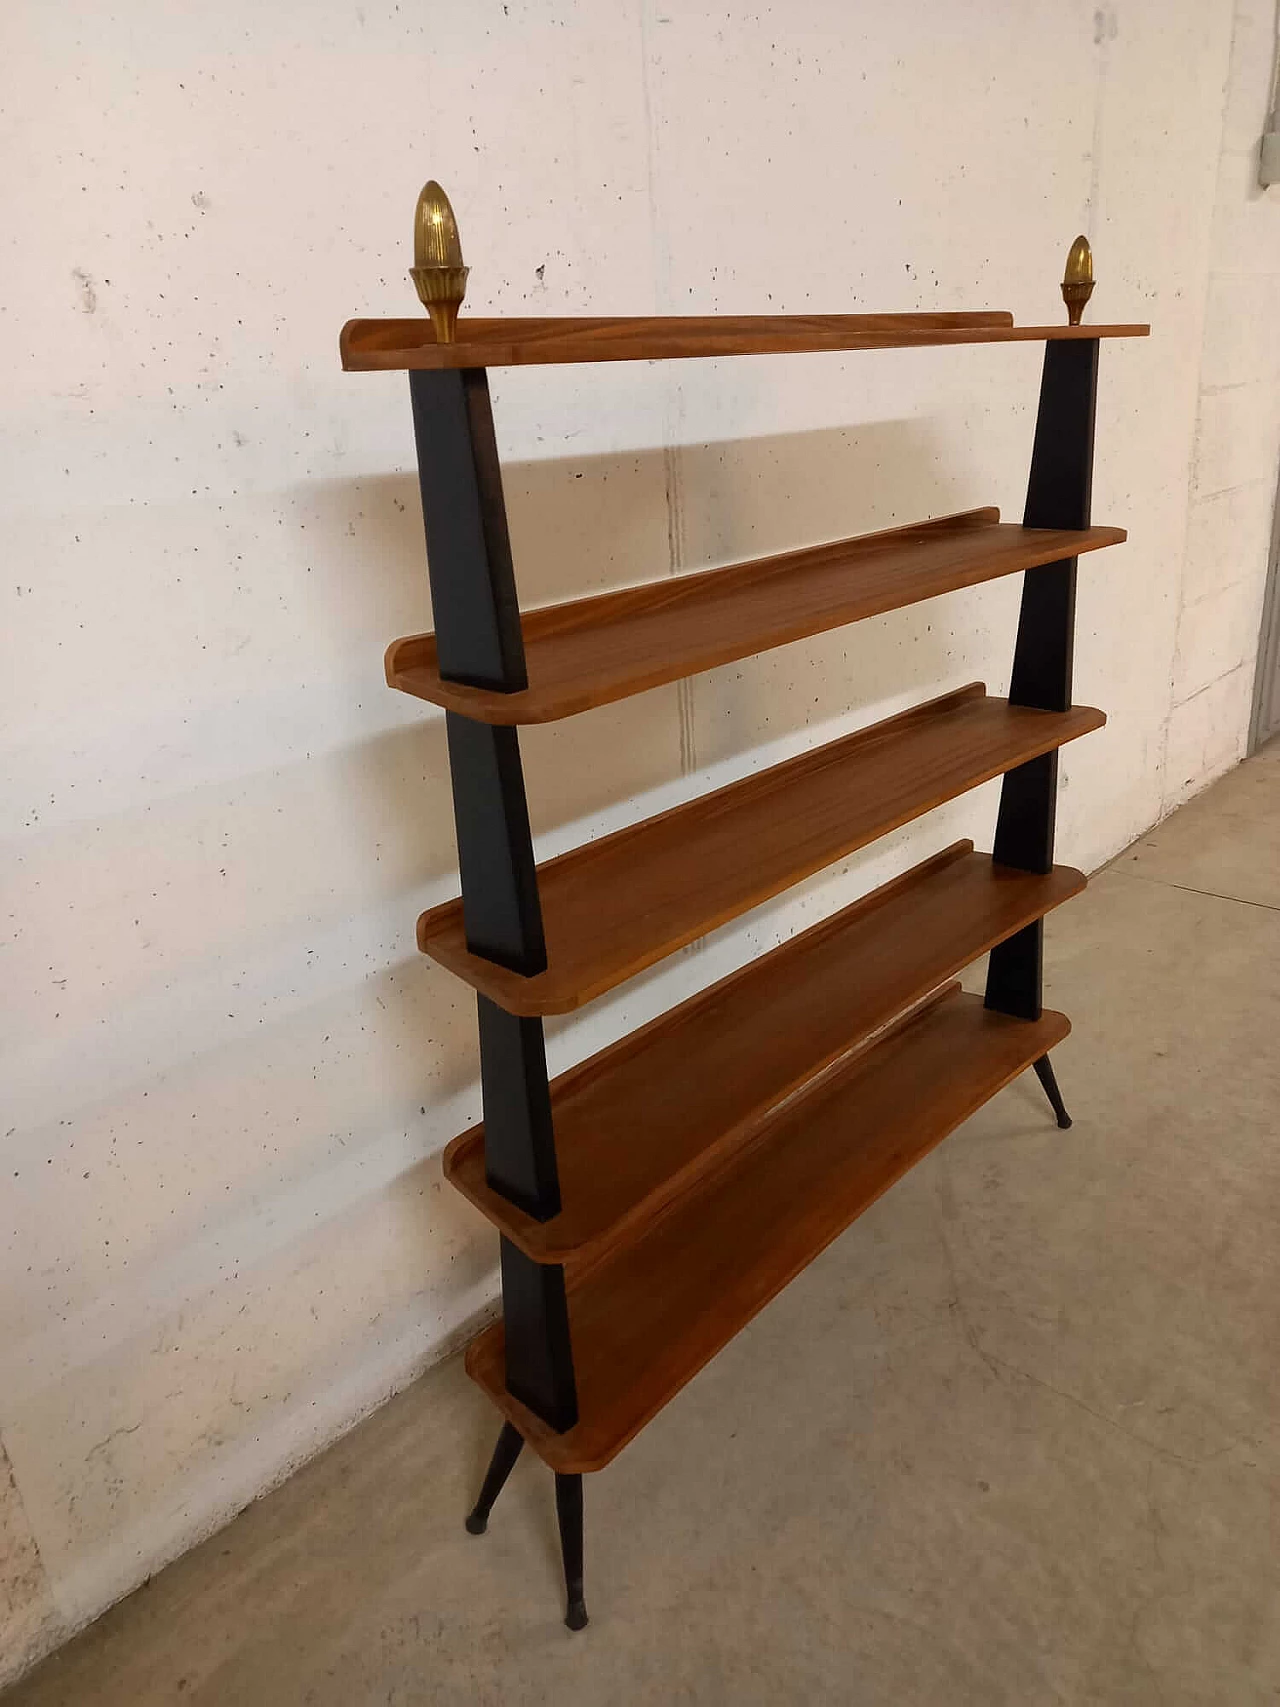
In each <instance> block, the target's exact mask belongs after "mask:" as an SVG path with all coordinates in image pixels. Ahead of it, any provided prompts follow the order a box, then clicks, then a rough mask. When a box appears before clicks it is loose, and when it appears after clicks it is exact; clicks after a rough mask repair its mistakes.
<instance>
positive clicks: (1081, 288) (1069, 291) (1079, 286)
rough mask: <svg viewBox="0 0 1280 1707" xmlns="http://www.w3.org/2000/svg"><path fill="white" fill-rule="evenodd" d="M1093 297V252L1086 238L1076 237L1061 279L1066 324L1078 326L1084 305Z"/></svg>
mask: <svg viewBox="0 0 1280 1707" xmlns="http://www.w3.org/2000/svg"><path fill="white" fill-rule="evenodd" d="M1092 295H1093V250H1092V249H1091V248H1090V247H1089V239H1088V238H1087V237H1077V238H1076V240H1075V242H1074V243H1073V244H1072V245H1071V249H1070V251H1069V253H1068V255H1067V270H1066V273H1065V274H1064V275H1063V279H1062V300H1063V301H1064V302H1065V303H1066V305H1067V324H1068V325H1069V326H1078V325H1079V324H1080V316H1081V315H1082V314H1083V313H1084V305H1085V303H1086V302H1088V300H1089V298H1090V297H1091V296H1092Z"/></svg>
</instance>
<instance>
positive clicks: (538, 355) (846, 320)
mask: <svg viewBox="0 0 1280 1707" xmlns="http://www.w3.org/2000/svg"><path fill="white" fill-rule="evenodd" d="M1150 330H1151V328H1150V327H1149V326H1147V325H1140V324H1132V325H1117V326H1015V325H1014V324H1013V316H1012V315H1010V314H1004V313H996V312H992V313H980V314H747V315H731V314H730V315H726V314H712V315H670V316H623V317H617V318H608V319H601V318H598V317H590V318H584V317H576V318H569V319H542V320H536V319H521V318H512V319H483V318H478V319H463V320H459V322H458V330H457V338H456V341H455V342H454V343H452V344H437V343H436V341H435V333H434V332H433V331H432V328H431V322H430V321H429V320H427V319H425V318H424V319H419V320H348V321H347V323H346V325H345V326H344V327H343V328H342V332H341V334H340V336H339V340H338V347H339V350H340V352H341V356H342V365H343V367H344V368H346V369H347V370H348V372H362V371H369V370H373V369H388V368H476V367H527V366H534V365H546V364H551V363H561V362H625V361H662V360H666V359H669V358H679V357H686V356H747V355H789V354H790V355H795V354H801V353H803V352H805V351H821V350H887V349H909V348H912V347H916V346H920V345H932V344H999V343H1010V342H1026V341H1031V342H1035V343H1044V342H1051V341H1056V340H1057V339H1063V338H1066V339H1074V338H1145V337H1146V336H1147V334H1148V332H1149V331H1150Z"/></svg>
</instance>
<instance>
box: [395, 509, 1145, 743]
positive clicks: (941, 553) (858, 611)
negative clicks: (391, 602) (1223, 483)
mask: <svg viewBox="0 0 1280 1707" xmlns="http://www.w3.org/2000/svg"><path fill="white" fill-rule="evenodd" d="M1125 537H1126V536H1125V531H1124V529H1123V528H1103V527H1096V528H1086V529H1084V530H1083V531H1080V532H1070V531H1068V530H1065V529H1057V528H1025V527H1019V526H1017V525H1016V524H1014V523H1010V522H1003V523H1002V522H1001V521H1000V512H999V510H996V509H985V510H969V511H967V512H965V513H964V514H961V515H957V516H945V517H941V518H940V519H938V520H936V521H931V522H920V523H917V524H915V525H913V526H909V527H901V528H893V529H891V530H889V531H887V532H884V533H873V534H864V535H861V536H860V537H858V538H855V539H843V540H837V541H836V542H835V543H834V544H830V545H815V546H809V547H808V548H806V549H805V550H803V551H787V552H783V553H782V554H781V555H779V556H776V557H763V558H758V559H756V560H755V561H754V562H750V563H739V564H737V565H735V566H734V567H732V568H728V569H711V570H707V571H704V572H703V573H701V574H697V575H679V576H675V577H673V578H671V579H669V580H665V581H654V582H650V583H648V584H647V585H645V586H642V587H627V588H625V589H623V590H622V591H620V592H616V593H604V594H602V595H600V596H598V597H595V598H589V599H576V600H574V601H573V602H572V603H570V604H563V605H550V606H547V607H545V608H544V609H542V610H535V611H530V612H527V613H526V614H525V616H524V617H523V619H522V627H523V631H524V644H525V660H526V664H527V666H528V674H529V686H528V687H527V688H525V689H523V690H522V691H521V692H519V693H498V692H495V691H494V690H492V689H489V688H478V687H468V686H467V685H466V684H465V683H461V682H447V681H442V680H441V679H440V673H439V669H438V667H437V662H436V641H435V635H434V634H417V635H412V636H410V637H409V638H407V639H404V640H395V641H393V642H392V644H391V646H390V647H389V648H388V650H387V658H386V669H387V681H388V682H389V683H390V684H391V686H392V687H393V688H400V689H401V690H402V691H403V692H405V693H411V694H416V695H417V696H418V698H419V699H426V700H430V701H431V702H432V703H433V704H435V705H442V706H444V707H445V708H446V709H447V710H449V711H457V712H460V713H461V714H462V715H463V716H464V717H472V718H476V719H478V720H479V721H480V722H482V723H547V722H550V721H551V720H552V719H554V718H558V717H569V716H572V715H573V714H574V713H575V712H580V711H588V710H590V709H591V708H592V707H593V706H597V705H608V704H609V703H610V702H611V701H613V700H618V699H625V698H626V697H627V696H628V695H629V694H635V693H643V692H644V691H645V690H646V689H647V688H654V687H658V686H660V685H661V684H662V683H664V682H674V681H677V680H679V679H680V678H682V677H684V676H691V675H694V674H695V673H697V672H698V671H700V670H711V669H714V668H716V667H717V666H718V665H720V664H728V663H732V662H733V661H734V660H735V659H737V658H745V657H748V656H750V655H751V654H752V653H755V652H763V651H765V650H767V649H768V648H770V647H773V646H783V645H785V644H786V643H787V642H789V641H792V640H801V639H804V638H805V636H807V635H811V634H819V633H821V632H822V631H823V630H824V629H829V628H836V627H838V626H839V625H841V624H842V623H848V622H857V621H859V620H860V619H861V618H863V617H869V616H878V615H880V614H881V613H882V612H884V611H890V610H897V609H899V608H900V607H902V606H903V605H911V604H916V603H917V602H918V601H919V600H921V599H931V598H934V597H936V596H937V595H938V594H939V593H946V592H950V591H952V590H953V589H955V588H957V587H970V586H973V585H975V584H976V583H977V582H980V581H990V580H994V579H995V578H996V577H997V576H1000V575H1012V574H1014V573H1015V572H1016V571H1017V570H1020V569H1031V568H1034V567H1035V566H1036V565H1037V564H1041V563H1054V562H1057V561H1058V560H1060V559H1061V558H1064V557H1075V556H1078V555H1079V554H1080V553H1081V552H1085V551H1096V550H1097V549H1099V547H1101V546H1106V545H1119V544H1121V543H1122V542H1123V540H1124V539H1125Z"/></svg>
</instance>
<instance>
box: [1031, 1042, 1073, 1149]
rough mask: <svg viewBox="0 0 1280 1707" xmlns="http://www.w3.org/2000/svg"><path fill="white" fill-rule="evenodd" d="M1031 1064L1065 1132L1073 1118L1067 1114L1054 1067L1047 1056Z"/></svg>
mask: <svg viewBox="0 0 1280 1707" xmlns="http://www.w3.org/2000/svg"><path fill="white" fill-rule="evenodd" d="M1031 1064H1032V1066H1033V1067H1034V1068H1035V1070H1036V1078H1037V1079H1039V1081H1040V1083H1041V1085H1042V1086H1043V1087H1044V1094H1045V1095H1046V1096H1047V1097H1048V1099H1049V1107H1050V1108H1051V1109H1052V1110H1053V1112H1054V1114H1055V1115H1056V1116H1057V1120H1058V1125H1059V1126H1061V1127H1062V1129H1063V1131H1064V1132H1065V1131H1066V1129H1067V1127H1068V1126H1070V1124H1071V1116H1070V1115H1069V1114H1068V1113H1067V1105H1066V1104H1065V1103H1064V1102H1063V1100H1062V1092H1061V1091H1060V1090H1059V1089H1058V1081H1057V1079H1055V1078H1054V1076H1053V1067H1052V1066H1051V1065H1050V1062H1049V1057H1048V1056H1047V1055H1042V1056H1041V1057H1040V1059H1039V1060H1038V1061H1033V1062H1032V1063H1031Z"/></svg>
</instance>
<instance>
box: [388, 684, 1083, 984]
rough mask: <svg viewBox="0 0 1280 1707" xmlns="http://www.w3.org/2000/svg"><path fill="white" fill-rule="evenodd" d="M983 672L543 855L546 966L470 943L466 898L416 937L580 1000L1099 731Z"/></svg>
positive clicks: (446, 957) (453, 958)
mask: <svg viewBox="0 0 1280 1707" xmlns="http://www.w3.org/2000/svg"><path fill="white" fill-rule="evenodd" d="M1105 722H1106V718H1105V717H1104V716H1103V714H1102V712H1100V711H1095V710H1093V709H1092V708H1091V707H1088V706H1075V707H1073V708H1072V709H1071V710H1070V711H1066V712H1052V711H1034V710H1030V709H1028V708H1026V707H1024V706H1011V705H1009V704H1008V703H1007V702H1006V701H1005V700H1002V699H992V698H989V697H988V696H987V694H986V691H985V689H984V687H983V685H982V683H981V682H976V683H973V684H971V685H970V686H968V687H965V688H961V689H959V690H958V691H957V692H955V693H950V694H944V695H943V696H942V697H941V698H940V699H935V700H931V701H929V702H928V703H927V704H924V705H921V706H917V707H915V708H914V709H912V710H910V711H907V712H904V713H902V714H901V715H900V716H898V717H892V718H889V719H888V720H887V721H885V722H883V723H877V724H873V725H872V726H871V727H870V728H869V729H863V730H859V731H858V732H857V733H855V734H853V735H846V736H845V737H843V738H842V739H841V740H839V741H832V742H830V743H828V744H827V745H825V746H821V747H817V748H815V749H813V750H812V751H810V752H807V753H802V754H800V755H799V757H797V758H794V759H788V760H787V761H786V762H785V763H783V764H780V765H773V766H771V767H770V768H769V769H768V770H763V771H758V772H756V773H755V774H754V775H753V776H748V777H746V778H744V779H743V780H742V781H740V782H735V783H730V784H729V786H728V787H727V788H721V789H717V790H716V791H715V792H714V793H712V794H707V795H703V796H702V797H701V798H699V799H696V800H691V801H689V802H688V803H687V804H685V805H683V806H676V807H673V808H672V809H671V810H670V811H668V812H663V813H661V814H660V815H659V816H657V817H655V818H648V819H645V820H643V821H642V822H641V823H639V824H634V825H631V826H630V827H628V828H627V829H624V830H619V831H617V832H616V833H615V834H614V835H611V836H605V837H603V838H602V839H601V840H600V841H596V842H589V843H587V844H586V846H584V847H580V848H574V849H573V850H572V851H571V852H569V853H567V854H562V855H561V856H560V857H559V858H558V859H553V860H550V861H548V862H547V863H546V864H544V865H540V866H539V867H538V890H539V894H540V896H541V901H542V917H543V925H544V929H545V933H546V944H547V959H548V965H547V969H546V971H544V972H540V973H537V974H536V975H534V976H532V977H525V976H523V975H521V974H520V973H518V972H511V971H509V970H508V969H507V968H506V967H503V966H498V965H495V964H494V962H493V961H491V960H485V959H482V958H481V957H480V956H479V955H475V954H472V953H470V952H469V950H468V949H467V946H466V934H465V929H464V924H463V915H462V903H461V901H460V900H458V901H450V902H446V903H445V904H444V905H443V906H440V907H434V908H432V909H431V911H430V912H426V913H423V914H422V916H421V918H419V920H418V947H419V948H420V949H421V950H422V951H423V953H424V954H429V955H431V957H432V958H433V959H435V960H437V961H439V962H440V964H441V965H443V966H447V967H448V968H449V970H450V971H452V972H454V973H456V974H457V975H458V976H459V977H460V978H464V979H465V980H466V981H467V982H468V983H469V984H471V985H473V986H474V987H475V988H476V989H477V990H480V991H482V992H483V993H484V994H485V995H487V996H489V997H491V998H492V999H493V1000H494V1001H495V1002H497V1003H498V1004H499V1006H501V1007H504V1008H506V1009H507V1010H508V1011H509V1012H511V1013H516V1014H548V1013H568V1012H570V1011H571V1010H572V1009H574V1008H578V1007H581V1006H582V1005H583V1003H584V1002H589V1001H591V1000H592V999H593V998H594V997H596V996H599V995H603V994H604V992H605V991H606V990H611V989H612V988H613V987H614V986H615V985H617V984H620V983H622V982H623V980H624V979H627V978H630V977H632V976H633V975H634V974H635V973H637V972H640V971H642V970H643V969H644V968H645V967H647V966H652V965H653V964H654V963H655V962H656V961H659V960H661V959H663V958H664V956H666V955H668V954H671V953H672V952H673V951H674V950H675V949H677V948H681V947H683V945H684V944H685V943H687V942H692V941H693V940H694V939H695V938H696V937H700V936H703V935H705V933H706V932H707V931H710V930H714V929H715V928H716V927H717V926H719V925H723V924H726V923H727V922H728V921H729V920H730V919H733V918H736V917H737V916H738V915H739V914H740V913H744V912H746V911H747V909H748V908H750V907H755V906H758V905H759V904H760V903H761V902H762V901H767V900H768V899H769V898H770V897H771V896H773V895H777V894H779V893H780V892H781V891H782V890H783V889H786V888H788V887H789V886H790V885H791V884H793V883H797V882H799V881H800V880H801V879H802V878H804V877H808V876H810V875H811V874H812V873H814V872H815V871H820V870H821V869H822V868H823V867H824V866H826V865H830V864H831V863H832V862H833V861H835V860H838V859H842V858H843V857H844V856H845V855H846V854H850V853H853V852H854V850H855V849H857V848H860V847H865V846H866V845H867V843H868V842H873V841H875V840H876V838H877V837H879V836H883V835H885V834H887V833H888V832H889V831H890V830H895V829H897V828H898V826H899V825H901V824H905V823H908V822H909V821H910V820H911V819H912V818H917V817H919V816H920V814H921V813H923V812H928V811H930V810H931V809H932V808H933V807H934V806H939V805H941V804H942V802H943V801H944V800H951V799H953V798H954V797H955V796H956V795H958V794H963V793H964V792H965V791H966V790H967V789H970V788H973V787H975V786H976V785H977V784H978V783H982V782H986V781H988V780H989V779H990V778H991V777H994V776H999V775H1000V773H1001V772H1002V771H1006V770H1010V769H1012V768H1013V767H1014V766H1015V765H1019V764H1022V763H1024V762H1025V761H1026V760H1028V759H1032V758H1036V757H1038V756H1039V755H1040V754H1041V753H1046V752H1049V751H1050V750H1051V749H1053V748H1055V747H1059V746H1062V745H1063V744H1064V743H1065V742H1067V741H1072V740H1075V739H1076V737H1077V736H1079V735H1087V734H1088V733H1089V731H1090V730H1093V729H1100V728H1101V727H1102V725H1103V724H1104V723H1105Z"/></svg>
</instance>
